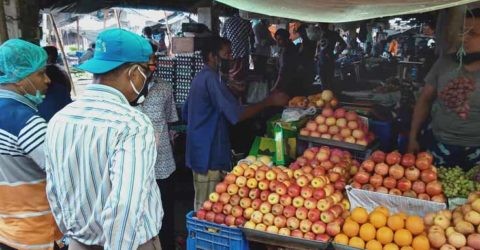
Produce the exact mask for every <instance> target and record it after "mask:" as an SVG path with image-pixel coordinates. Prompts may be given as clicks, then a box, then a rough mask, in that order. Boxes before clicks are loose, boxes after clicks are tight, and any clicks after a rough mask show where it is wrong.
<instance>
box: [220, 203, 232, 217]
mask: <svg viewBox="0 0 480 250" xmlns="http://www.w3.org/2000/svg"><path fill="white" fill-rule="evenodd" d="M232 209H233V206H232V204H225V205H223V210H222V212H223V214H224V215H229V214H231V213H232Z"/></svg>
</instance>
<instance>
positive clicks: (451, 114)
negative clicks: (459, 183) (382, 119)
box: [408, 8, 480, 170]
mask: <svg viewBox="0 0 480 250" xmlns="http://www.w3.org/2000/svg"><path fill="white" fill-rule="evenodd" d="M464 23H465V25H464V30H463V33H462V39H463V45H464V50H465V52H466V55H465V56H463V57H462V58H461V59H462V60H460V58H459V57H457V56H456V55H455V54H451V55H447V56H444V57H442V58H439V59H438V60H437V62H436V63H435V64H434V65H433V67H432V69H431V70H430V72H429V73H428V75H427V76H426V77H425V83H426V84H425V86H424V87H423V89H422V93H421V95H420V97H419V98H418V100H417V103H416V105H415V109H414V113H413V117H412V125H411V130H410V140H409V145H408V151H410V152H416V151H419V150H420V146H419V143H418V140H417V137H418V135H419V134H420V130H421V128H422V126H423V123H424V122H425V121H426V120H427V119H428V117H429V116H430V117H431V119H432V121H431V124H430V125H431V128H432V131H431V132H432V134H433V138H432V140H429V141H428V145H426V149H427V150H428V151H430V152H431V153H432V154H433V156H434V159H435V161H436V164H435V165H436V166H446V167H453V166H457V165H458V166H461V167H463V168H464V169H465V170H468V169H469V168H471V167H473V166H476V165H478V164H479V163H480V130H479V129H478V128H479V127H480V8H478V9H473V10H471V11H470V10H469V11H467V13H466V17H465V21H464ZM460 62H461V64H460ZM463 79H469V81H470V83H471V84H469V83H468V82H467V86H468V87H469V88H470V87H471V89H469V90H468V91H466V93H467V95H466V96H467V97H466V98H465V95H464V94H463V93H464V87H461V88H460V89H448V90H447V91H448V92H454V91H455V92H454V93H455V95H457V97H456V98H454V100H452V99H451V98H448V97H446V96H445V94H444V90H445V89H446V87H447V86H452V85H453V86H460V85H465V82H464V81H463ZM464 100H465V101H466V102H465V103H461V106H459V107H458V106H457V107H455V106H453V107H452V102H458V101H460V102H463V101H464Z"/></svg>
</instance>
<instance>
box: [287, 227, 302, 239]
mask: <svg viewBox="0 0 480 250" xmlns="http://www.w3.org/2000/svg"><path fill="white" fill-rule="evenodd" d="M290 236H292V237H295V238H300V239H303V233H302V231H300V230H298V229H296V230H292V232H291V233H290Z"/></svg>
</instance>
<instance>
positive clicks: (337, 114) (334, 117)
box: [300, 108, 375, 146]
mask: <svg viewBox="0 0 480 250" xmlns="http://www.w3.org/2000/svg"><path fill="white" fill-rule="evenodd" d="M300 135H303V136H310V137H315V138H323V139H331V140H336V141H343V142H347V143H354V144H359V145H364V146H367V145H368V144H369V143H370V142H372V141H373V140H374V139H375V136H374V134H373V133H372V132H369V131H368V127H367V126H366V125H365V123H364V122H363V121H362V120H361V118H360V117H359V116H358V115H357V113H356V112H354V111H346V110H345V109H343V108H338V109H335V110H333V109H331V108H325V109H323V110H322V113H321V114H320V115H318V116H317V117H315V119H314V120H311V121H309V122H308V123H307V125H306V126H305V128H303V129H301V130H300Z"/></svg>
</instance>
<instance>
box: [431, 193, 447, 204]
mask: <svg viewBox="0 0 480 250" xmlns="http://www.w3.org/2000/svg"><path fill="white" fill-rule="evenodd" d="M430 200H431V201H434V202H439V203H445V202H447V199H446V198H445V196H444V195H443V194H437V195H435V196H433V197H432V198H431V199H430Z"/></svg>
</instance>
